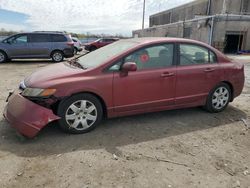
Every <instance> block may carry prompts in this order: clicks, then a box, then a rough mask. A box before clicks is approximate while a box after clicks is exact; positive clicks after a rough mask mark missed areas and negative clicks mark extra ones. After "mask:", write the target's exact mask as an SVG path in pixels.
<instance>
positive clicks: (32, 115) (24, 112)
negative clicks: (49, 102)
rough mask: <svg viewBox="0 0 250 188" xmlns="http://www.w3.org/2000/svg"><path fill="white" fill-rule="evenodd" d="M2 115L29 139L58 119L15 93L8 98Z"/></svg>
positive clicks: (50, 112)
mask: <svg viewBox="0 0 250 188" xmlns="http://www.w3.org/2000/svg"><path fill="white" fill-rule="evenodd" d="M3 115H4V117H5V119H6V120H7V121H8V122H10V124H11V125H12V126H13V127H14V128H15V129H17V131H18V132H20V133H21V134H23V135H24V136H27V137H29V138H33V137H35V136H36V135H37V134H38V133H39V131H40V130H41V129H42V128H43V127H45V126H46V125H47V124H48V123H50V122H52V121H55V120H58V119H60V117H58V116H56V115H54V114H53V112H52V110H50V109H48V108H45V107H42V106H39V105H38V104H35V103H33V102H32V101H29V100H28V99H26V98H24V97H23V96H21V95H20V94H17V93H14V94H12V95H11V96H10V97H9V102H8V104H7V105H6V107H5V109H4V114H3Z"/></svg>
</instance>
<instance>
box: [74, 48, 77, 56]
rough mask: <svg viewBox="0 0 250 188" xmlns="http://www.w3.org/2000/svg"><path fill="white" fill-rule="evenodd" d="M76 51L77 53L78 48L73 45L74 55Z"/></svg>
mask: <svg viewBox="0 0 250 188" xmlns="http://www.w3.org/2000/svg"><path fill="white" fill-rule="evenodd" d="M77 53H78V49H77V48H76V47H74V55H76V54H77Z"/></svg>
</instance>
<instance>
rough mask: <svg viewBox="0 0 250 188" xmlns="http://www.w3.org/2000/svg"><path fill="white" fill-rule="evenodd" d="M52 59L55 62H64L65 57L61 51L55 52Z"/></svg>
mask: <svg viewBox="0 0 250 188" xmlns="http://www.w3.org/2000/svg"><path fill="white" fill-rule="evenodd" d="M51 58H52V60H53V61H54V62H62V61H63V59H64V56H63V53H62V52H61V51H54V52H52V54H51Z"/></svg>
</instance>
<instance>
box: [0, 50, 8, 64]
mask: <svg viewBox="0 0 250 188" xmlns="http://www.w3.org/2000/svg"><path fill="white" fill-rule="evenodd" d="M7 59H8V57H7V55H6V53H5V52H3V51H0V63H5V62H6V61H7Z"/></svg>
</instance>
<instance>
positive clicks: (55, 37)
mask: <svg viewBox="0 0 250 188" xmlns="http://www.w3.org/2000/svg"><path fill="white" fill-rule="evenodd" d="M51 37H52V41H53V42H66V41H67V38H66V37H65V36H63V35H51Z"/></svg>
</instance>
